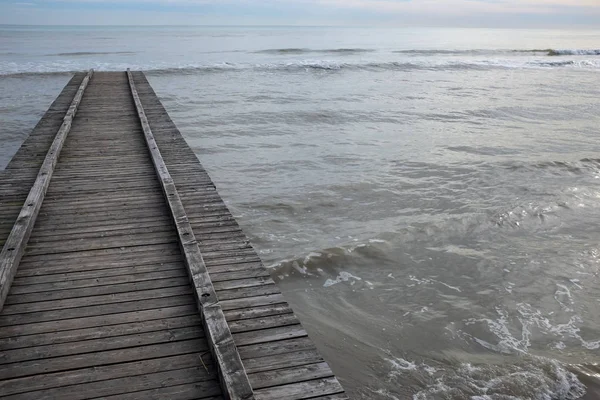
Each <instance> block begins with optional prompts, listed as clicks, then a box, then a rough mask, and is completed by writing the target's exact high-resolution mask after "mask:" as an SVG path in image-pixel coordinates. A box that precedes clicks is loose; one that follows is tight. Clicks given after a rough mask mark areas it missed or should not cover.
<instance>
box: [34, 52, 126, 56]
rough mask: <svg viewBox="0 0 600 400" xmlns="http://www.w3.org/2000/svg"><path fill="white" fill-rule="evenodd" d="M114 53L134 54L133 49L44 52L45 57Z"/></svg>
mask: <svg viewBox="0 0 600 400" xmlns="http://www.w3.org/2000/svg"><path fill="white" fill-rule="evenodd" d="M114 54H136V53H135V51H74V52H69V53H56V54H46V56H47V57H83V56H106V55H114Z"/></svg>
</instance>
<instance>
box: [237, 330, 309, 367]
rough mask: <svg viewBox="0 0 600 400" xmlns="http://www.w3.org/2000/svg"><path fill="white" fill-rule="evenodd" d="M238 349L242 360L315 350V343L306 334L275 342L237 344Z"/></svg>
mask: <svg viewBox="0 0 600 400" xmlns="http://www.w3.org/2000/svg"><path fill="white" fill-rule="evenodd" d="M238 350H239V352H240V355H241V356H242V360H244V362H246V361H245V360H248V359H254V358H260V357H264V356H265V355H267V356H270V357H276V356H277V355H279V354H288V353H292V354H294V353H299V352H302V351H316V348H315V345H314V343H313V342H312V340H310V338H309V337H308V336H303V337H299V338H294V339H285V340H279V341H276V342H269V343H259V344H251V345H247V346H239V347H238Z"/></svg>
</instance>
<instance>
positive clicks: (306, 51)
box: [254, 48, 375, 55]
mask: <svg viewBox="0 0 600 400" xmlns="http://www.w3.org/2000/svg"><path fill="white" fill-rule="evenodd" d="M374 51H375V50H374V49H360V48H340V49H306V48H284V49H267V50H259V51H255V52H254V53H255V54H280V55H286V54H311V53H316V54H359V53H372V52H374Z"/></svg>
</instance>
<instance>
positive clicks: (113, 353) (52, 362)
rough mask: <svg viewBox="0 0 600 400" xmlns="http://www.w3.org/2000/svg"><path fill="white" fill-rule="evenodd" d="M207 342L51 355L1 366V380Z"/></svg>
mask: <svg viewBox="0 0 600 400" xmlns="http://www.w3.org/2000/svg"><path fill="white" fill-rule="evenodd" d="M206 350H208V349H207V348H206V341H205V340H201V339H191V340H182V341H177V342H166V343H160V344H153V345H148V346H139V347H131V348H124V349H117V350H107V351H100V352H95V353H87V354H77V355H71V356H64V357H56V358H48V359H45V360H44V362H43V363H40V362H39V361H37V360H34V361H22V362H19V363H15V364H5V365H0V380H1V379H13V378H18V377H20V376H28V375H35V374H42V373H49V372H59V371H65V370H69V369H75V368H87V367H93V366H101V365H107V364H116V363H121V362H129V361H139V360H147V359H150V358H157V357H164V356H172V355H178V354H189V353H196V352H198V351H206Z"/></svg>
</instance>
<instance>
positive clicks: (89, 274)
mask: <svg viewBox="0 0 600 400" xmlns="http://www.w3.org/2000/svg"><path fill="white" fill-rule="evenodd" d="M179 276H187V274H186V271H185V270H184V269H183V268H181V264H180V263H167V264H164V263H163V264H155V265H152V264H151V265H140V266H131V267H121V268H108V269H101V270H93V271H81V270H78V271H77V272H70V273H59V274H51V275H39V274H38V275H34V276H27V277H23V276H21V275H18V274H17V276H16V277H15V279H14V280H13V284H12V288H11V294H20V293H35V292H36V291H48V290H59V289H69V288H82V287H88V286H97V285H98V286H103V285H111V284H119V283H127V282H137V281H147V280H155V279H165V278H174V277H179ZM50 284H52V285H50Z"/></svg>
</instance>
